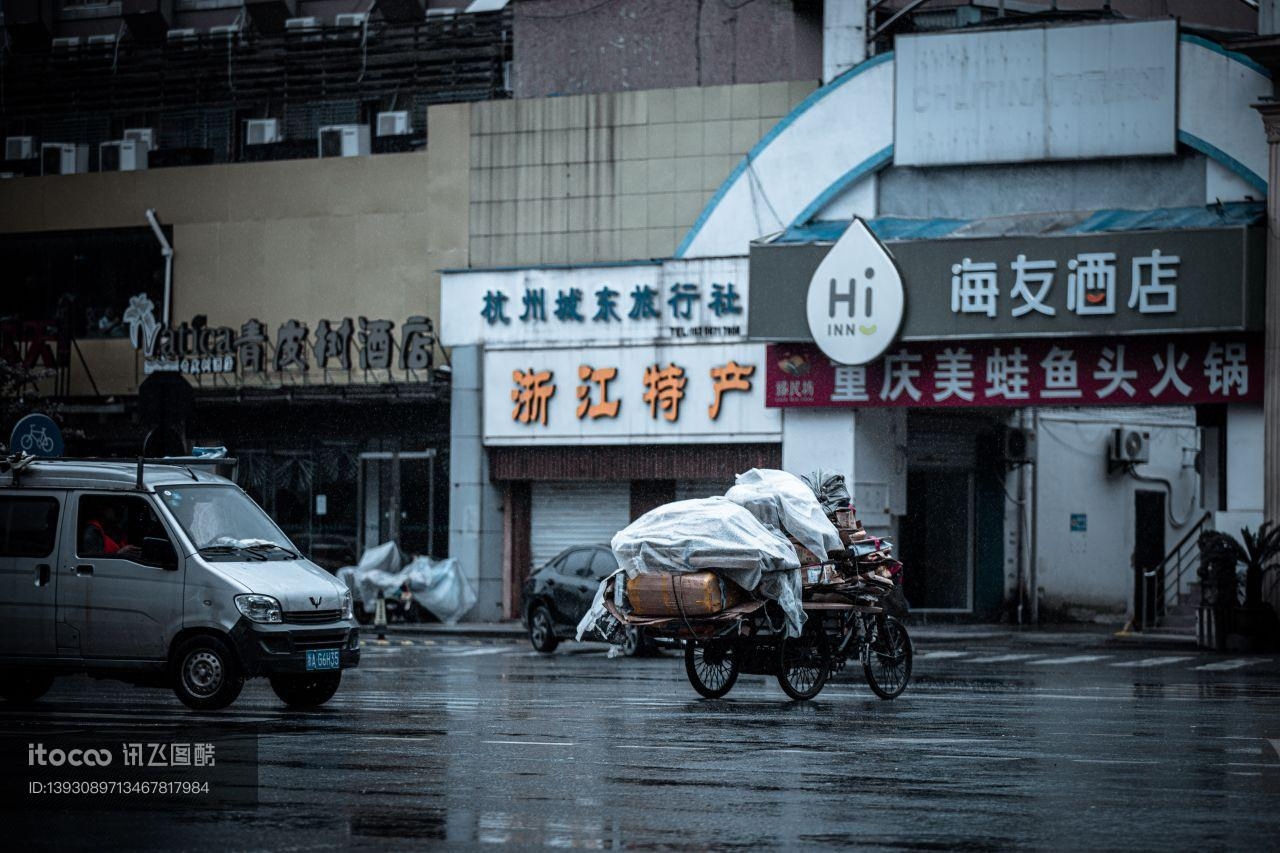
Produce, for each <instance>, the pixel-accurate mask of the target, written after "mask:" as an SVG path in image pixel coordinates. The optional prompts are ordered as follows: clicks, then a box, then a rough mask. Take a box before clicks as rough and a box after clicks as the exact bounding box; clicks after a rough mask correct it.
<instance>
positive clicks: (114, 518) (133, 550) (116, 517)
mask: <svg viewBox="0 0 1280 853" xmlns="http://www.w3.org/2000/svg"><path fill="white" fill-rule="evenodd" d="M94 504H96V506H93V507H89V508H88V509H89V510H90V511H89V512H87V513H85V515H87V516H88V518H89V520H88V521H87V522H85V523H84V526H83V527H82V528H81V530H80V555H81V556H83V557H120V558H123V559H131V558H133V557H137V556H139V555H140V554H141V553H142V549H140V548H139V547H138V546H136V545H130V544H129V537H128V533H127V531H126V530H125V526H124V517H125V514H126V509H125V507H123V506H121V505H120V503H119V502H118V501H115V500H109V499H108V500H98V501H94Z"/></svg>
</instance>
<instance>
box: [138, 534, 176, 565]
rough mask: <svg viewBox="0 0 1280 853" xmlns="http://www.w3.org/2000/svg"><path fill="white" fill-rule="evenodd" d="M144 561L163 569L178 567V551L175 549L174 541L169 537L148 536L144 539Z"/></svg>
mask: <svg viewBox="0 0 1280 853" xmlns="http://www.w3.org/2000/svg"><path fill="white" fill-rule="evenodd" d="M142 562H143V563H145V564H147V565H148V566H158V567H160V568H162V569H176V568H178V552H177V551H175V550H174V549H173V543H172V542H170V541H169V540H168V539H165V538H162V537H159V536H148V537H146V538H145V539H143V540H142Z"/></svg>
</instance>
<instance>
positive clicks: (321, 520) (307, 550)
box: [236, 444, 359, 571]
mask: <svg viewBox="0 0 1280 853" xmlns="http://www.w3.org/2000/svg"><path fill="white" fill-rule="evenodd" d="M236 457H237V459H238V460H239V466H238V469H237V475H236V476H237V481H238V482H239V484H240V486H241V488H243V489H244V490H245V491H246V492H248V493H249V495H250V496H251V497H252V498H253V499H254V500H255V501H257V502H258V504H259V505H260V506H262V507H263V509H265V510H266V511H267V514H268V515H270V516H271V517H272V518H273V519H274V520H275V522H276V524H278V525H280V529H281V530H283V531H284V532H285V533H286V534H287V535H288V536H289V538H290V539H291V540H292V541H293V542H294V544H296V545H297V546H298V548H299V549H301V551H302V552H303V554H305V555H307V556H308V557H309V558H310V559H311V560H312V561H313V562H315V563H317V564H318V565H320V566H323V567H324V568H326V569H329V570H330V571H334V570H337V569H339V568H341V567H342V566H349V565H353V564H354V563H355V562H356V560H357V559H358V557H359V554H357V553H356V524H357V516H358V513H359V501H358V492H357V476H358V474H357V464H358V463H357V459H358V457H357V453H356V448H355V447H354V445H345V444H343V445H324V446H320V447H317V448H314V449H307V450H266V449H247V450H239V451H237V453H236Z"/></svg>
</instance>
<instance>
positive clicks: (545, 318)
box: [442, 258, 748, 346]
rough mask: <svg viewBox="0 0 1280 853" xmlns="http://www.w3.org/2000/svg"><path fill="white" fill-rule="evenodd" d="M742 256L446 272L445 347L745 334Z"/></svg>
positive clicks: (635, 341)
mask: <svg viewBox="0 0 1280 853" xmlns="http://www.w3.org/2000/svg"><path fill="white" fill-rule="evenodd" d="M746 272H747V264H746V262H745V261H744V260H743V259H741V258H729V259H725V258H715V259H710V260H705V259H704V260H697V261H674V260H673V261H664V262H663V263H642V264H620V265H613V266H598V267H570V268H556V269H522V270H475V271H458V272H446V273H445V275H444V278H443V283H442V288H443V292H442V316H443V318H444V321H443V324H442V333H443V336H444V337H443V339H442V343H443V344H444V345H445V346H468V345H474V344H484V345H485V346H555V345H581V344H588V345H589V344H593V343H598V344H602V345H603V344H648V343H659V342H661V343H701V342H708V341H720V342H722V341H729V340H741V339H742V338H743V337H744V336H745V334H746V329H747V295H748V291H747V281H746V279H747V276H746Z"/></svg>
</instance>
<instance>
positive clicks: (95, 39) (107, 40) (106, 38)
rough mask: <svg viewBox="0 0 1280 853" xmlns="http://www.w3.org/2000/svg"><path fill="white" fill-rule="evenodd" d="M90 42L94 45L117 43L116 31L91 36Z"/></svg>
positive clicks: (105, 45) (106, 45)
mask: <svg viewBox="0 0 1280 853" xmlns="http://www.w3.org/2000/svg"><path fill="white" fill-rule="evenodd" d="M88 43H89V45H90V46H92V47H110V46H111V45H114V44H115V43H116V37H115V34H114V33H104V34H100V35H96V36H89V39H88Z"/></svg>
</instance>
